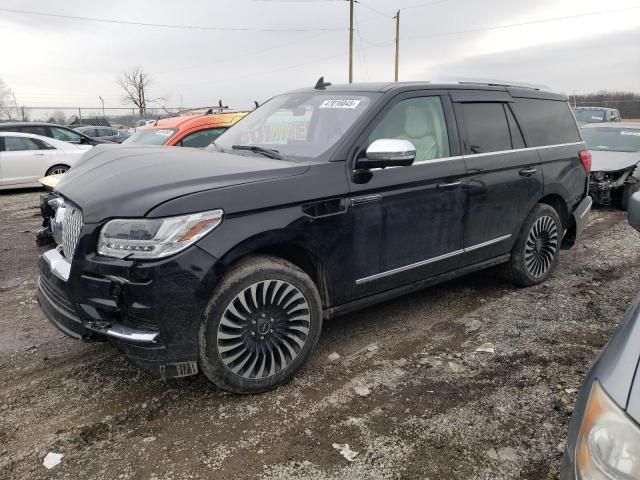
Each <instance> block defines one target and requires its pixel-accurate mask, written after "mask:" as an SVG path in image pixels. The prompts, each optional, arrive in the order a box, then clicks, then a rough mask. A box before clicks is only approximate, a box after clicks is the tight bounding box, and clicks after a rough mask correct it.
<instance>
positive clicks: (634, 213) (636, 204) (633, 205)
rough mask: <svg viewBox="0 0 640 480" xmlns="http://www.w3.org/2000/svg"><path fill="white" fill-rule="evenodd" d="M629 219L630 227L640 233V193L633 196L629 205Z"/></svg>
mask: <svg viewBox="0 0 640 480" xmlns="http://www.w3.org/2000/svg"><path fill="white" fill-rule="evenodd" d="M627 219H628V220H629V225H631V226H632V227H633V228H635V229H636V230H638V231H640V192H636V193H634V194H633V195H631V198H630V199H629V204H628V205H627Z"/></svg>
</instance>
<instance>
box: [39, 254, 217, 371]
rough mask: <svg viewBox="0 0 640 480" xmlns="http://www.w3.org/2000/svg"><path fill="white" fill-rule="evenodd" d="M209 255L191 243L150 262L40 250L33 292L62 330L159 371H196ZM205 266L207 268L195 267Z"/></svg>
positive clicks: (208, 279)
mask: <svg viewBox="0 0 640 480" xmlns="http://www.w3.org/2000/svg"><path fill="white" fill-rule="evenodd" d="M215 262H216V259H215V258H213V257H211V256H210V255H208V254H207V253H205V252H204V251H202V250H201V249H199V248H197V247H192V248H190V249H188V250H185V251H184V252H182V253H181V254H179V255H177V256H175V257H172V258H169V259H165V260H164V261H160V262H154V263H143V262H138V263H135V262H132V261H123V260H114V259H105V258H102V257H98V256H96V255H87V256H86V257H85V258H82V259H80V258H77V259H75V260H74V262H73V264H71V263H69V262H68V261H67V260H66V259H65V258H64V257H63V256H62V254H61V253H60V252H59V251H58V249H52V250H48V251H47V252H45V253H43V254H42V255H41V256H40V260H39V268H40V276H39V278H38V287H37V299H38V303H39V304H40V307H41V309H42V311H43V313H44V314H45V316H46V317H47V319H48V320H49V321H50V322H51V323H53V324H54V325H55V326H56V327H57V328H58V329H59V330H61V331H62V332H63V333H64V334H65V335H67V336H70V337H72V338H75V339H78V340H84V341H89V342H96V341H97V342H109V343H111V344H112V345H114V346H115V347H116V348H117V349H118V350H120V351H121V352H122V353H124V355H125V356H126V357H127V358H128V359H129V360H131V361H132V362H133V363H135V364H136V365H139V366H140V367H142V368H144V369H146V370H148V371H150V372H152V373H154V374H155V375H157V376H160V377H162V378H171V377H182V376H186V375H193V374H196V373H197V372H198V366H197V360H198V340H197V339H198V331H199V327H200V322H201V319H202V313H203V312H204V309H205V307H206V304H207V302H208V298H209V295H210V292H211V291H212V290H211V289H212V288H213V287H212V284H211V282H214V281H215V279H213V278H211V274H210V273H207V272H209V271H211V270H212V267H213V265H214V264H215ZM202 267H209V268H202Z"/></svg>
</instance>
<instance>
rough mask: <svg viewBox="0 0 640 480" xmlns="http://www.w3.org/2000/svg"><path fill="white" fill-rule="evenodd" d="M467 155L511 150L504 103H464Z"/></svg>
mask: <svg viewBox="0 0 640 480" xmlns="http://www.w3.org/2000/svg"><path fill="white" fill-rule="evenodd" d="M459 111H460V112H461V113H462V119H463V122H464V126H465V128H466V131H467V138H466V141H465V143H466V151H467V153H471V154H474V153H488V152H499V151H503V150H511V148H512V144H511V135H510V134H509V125H508V123H507V116H506V114H505V110H504V106H503V105H502V103H462V104H460V107H459Z"/></svg>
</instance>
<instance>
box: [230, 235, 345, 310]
mask: <svg viewBox="0 0 640 480" xmlns="http://www.w3.org/2000/svg"><path fill="white" fill-rule="evenodd" d="M251 255H269V256H272V257H277V258H281V259H283V260H286V261H288V262H291V263H292V264H294V265H295V266H297V267H298V268H300V269H301V270H302V271H303V272H305V273H306V274H307V275H308V276H309V277H310V278H311V280H312V281H313V283H314V284H315V285H316V288H317V289H318V292H319V293H320V299H321V300H322V306H323V308H326V307H329V306H331V305H332V299H333V294H332V290H331V289H332V287H331V286H332V283H331V281H330V274H329V270H328V269H327V267H326V264H325V262H324V261H323V260H322V259H321V258H320V257H319V256H318V255H316V254H315V253H314V252H313V251H312V250H311V249H310V248H309V247H308V246H307V245H306V244H305V243H304V242H301V241H299V240H291V237H290V235H288V234H286V233H285V232H268V234H260V235H256V236H254V237H251V238H248V239H246V240H244V241H243V242H241V243H239V244H238V245H236V246H235V247H233V248H232V249H231V250H230V251H229V252H227V253H226V254H225V255H224V256H223V257H222V258H221V259H220V260H221V264H222V265H223V272H221V273H222V274H224V273H226V272H228V271H229V270H231V269H232V268H233V267H234V266H235V265H236V264H237V263H238V262H240V261H241V260H243V259H244V258H246V257H248V256H251Z"/></svg>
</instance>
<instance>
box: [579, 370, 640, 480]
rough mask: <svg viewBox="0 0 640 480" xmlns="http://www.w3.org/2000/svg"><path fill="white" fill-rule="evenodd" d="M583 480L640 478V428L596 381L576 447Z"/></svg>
mask: <svg viewBox="0 0 640 480" xmlns="http://www.w3.org/2000/svg"><path fill="white" fill-rule="evenodd" d="M576 465H577V467H576V469H577V473H578V478H580V479H582V480H634V479H636V480H637V479H638V478H640V428H639V427H638V425H637V424H636V423H635V422H634V421H633V420H632V419H631V418H629V417H628V416H627V415H626V413H625V412H624V411H623V410H622V409H621V408H620V407H618V405H616V404H615V402H614V401H613V400H611V399H610V398H609V396H608V395H607V394H606V393H605V392H604V390H603V389H602V386H601V385H600V383H598V382H595V383H594V384H593V388H592V389H591V394H590V396H589V400H588V402H587V407H586V409H585V412H584V418H583V420H582V426H581V427H580V433H579V435H578V444H577V446H576Z"/></svg>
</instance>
